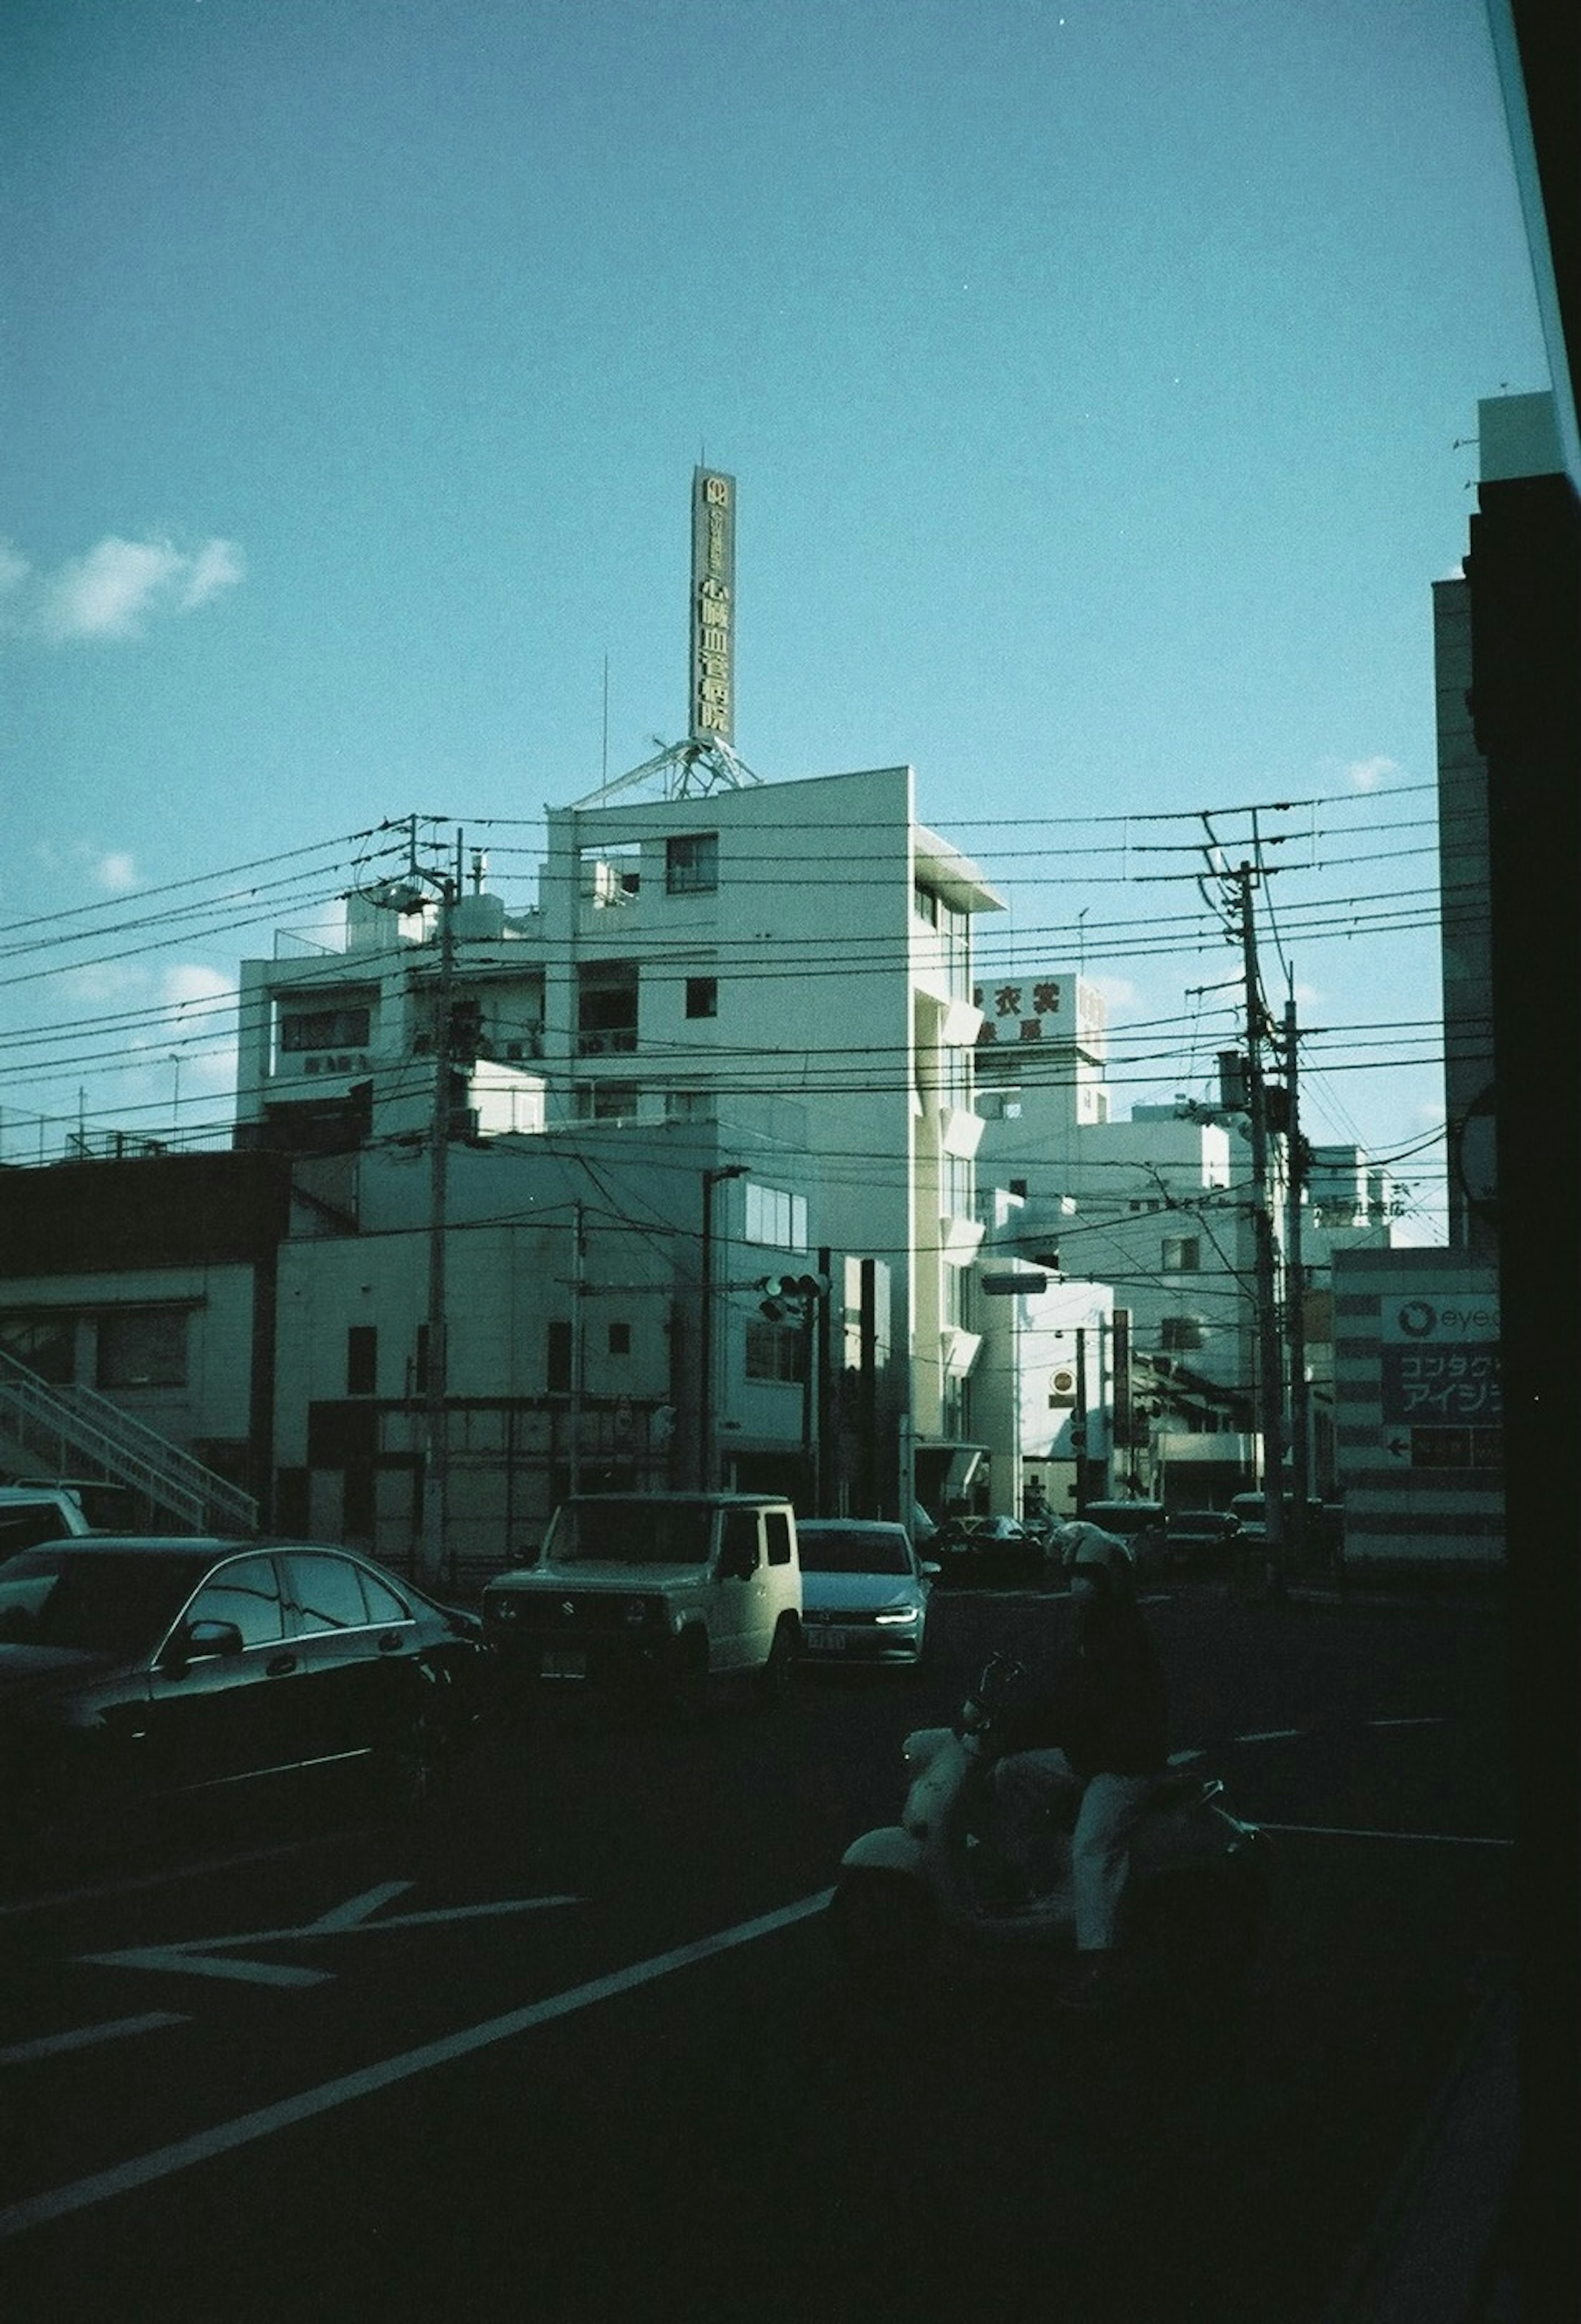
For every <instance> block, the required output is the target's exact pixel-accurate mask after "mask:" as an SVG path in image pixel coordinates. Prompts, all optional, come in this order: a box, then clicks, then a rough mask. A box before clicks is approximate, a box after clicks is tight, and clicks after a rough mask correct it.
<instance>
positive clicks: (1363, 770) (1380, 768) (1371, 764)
mask: <svg viewBox="0 0 1581 2324" xmlns="http://www.w3.org/2000/svg"><path fill="white" fill-rule="evenodd" d="M1399 772H1400V765H1399V761H1397V760H1395V759H1385V758H1383V757H1382V756H1380V757H1378V758H1375V759H1352V760H1351V761H1350V763H1349V765H1348V766H1347V768H1346V770H1345V779H1346V781H1347V783H1348V784H1349V785H1350V787H1351V788H1352V790H1353V791H1375V790H1377V789H1379V788H1381V786H1382V785H1383V784H1384V783H1386V782H1387V781H1388V780H1389V779H1390V778H1391V776H1393V775H1397V774H1398V773H1399Z"/></svg>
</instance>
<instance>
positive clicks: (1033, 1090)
mask: <svg viewBox="0 0 1581 2324" xmlns="http://www.w3.org/2000/svg"><path fill="white" fill-rule="evenodd" d="M978 998H979V1002H980V1003H981V1006H982V1009H983V1011H984V1025H983V1032H982V1036H981V1038H980V1040H979V1048H978V1055H977V1067H978V1085H979V1095H978V1104H979V1111H980V1112H982V1114H983V1115H984V1116H985V1118H986V1127H985V1131H984V1139H983V1146H982V1149H981V1152H980V1155H979V1176H980V1177H981V1179H982V1181H983V1183H984V1186H985V1189H987V1190H993V1191H992V1192H985V1195H984V1200H985V1203H986V1202H989V1201H993V1202H997V1200H998V1195H997V1190H1000V1189H1003V1190H1005V1191H1006V1192H1007V1193H1008V1194H1010V1195H1011V1196H1013V1197H1016V1198H1017V1199H1016V1203H1015V1205H1014V1207H1012V1208H1007V1207H1005V1206H1004V1205H1002V1204H1001V1205H1000V1206H999V1208H998V1209H997V1211H996V1212H995V1214H994V1224H993V1233H992V1240H993V1246H994V1248H995V1250H997V1251H998V1252H1000V1253H1003V1254H1005V1255H1007V1256H1013V1257H1014V1258H1016V1259H1019V1260H1022V1261H1025V1262H1030V1263H1032V1264H1033V1265H1034V1266H1036V1265H1038V1264H1039V1263H1040V1262H1044V1261H1048V1260H1050V1259H1053V1260H1055V1261H1056V1263H1057V1267H1058V1271H1059V1273H1060V1274H1061V1276H1062V1277H1064V1278H1067V1282H1066V1286H1065V1287H1066V1289H1067V1291H1069V1290H1071V1289H1072V1288H1073V1287H1074V1284H1073V1282H1072V1281H1071V1279H1078V1280H1085V1281H1089V1282H1090V1283H1093V1284H1101V1285H1103V1286H1108V1290H1109V1292H1110V1293H1111V1294H1112V1303H1113V1310H1114V1314H1115V1317H1116V1319H1117V1321H1116V1324H1115V1328H1114V1331H1113V1334H1112V1338H1111V1340H1110V1341H1109V1342H1108V1345H1109V1347H1110V1348H1111V1350H1112V1349H1114V1348H1118V1349H1120V1350H1122V1351H1126V1353H1125V1356H1124V1357H1123V1358H1122V1361H1123V1362H1124V1364H1125V1365H1126V1369H1127V1372H1128V1376H1127V1377H1125V1378H1121V1379H1116V1378H1115V1377H1114V1373H1113V1369H1112V1358H1111V1361H1110V1363H1109V1365H1108V1368H1107V1369H1106V1368H1103V1367H1100V1370H1099V1375H1098V1388H1102V1389H1103V1390H1104V1391H1105V1392H1106V1393H1107V1395H1108V1397H1109V1398H1110V1400H1111V1401H1112V1405H1113V1407H1114V1436H1113V1440H1112V1446H1111V1456H1112V1457H1111V1475H1110V1477H1109V1479H1108V1483H1109V1484H1111V1485H1112V1486H1114V1487H1117V1488H1125V1487H1129V1488H1132V1489H1151V1490H1154V1491H1159V1492H1162V1493H1165V1494H1167V1495H1169V1496H1170V1497H1171V1498H1174V1499H1180V1500H1181V1501H1183V1502H1195V1501H1206V1500H1209V1499H1219V1500H1223V1499H1227V1497H1228V1494H1229V1492H1230V1491H1231V1490H1233V1489H1235V1488H1236V1485H1237V1484H1238V1483H1245V1482H1247V1481H1249V1480H1251V1479H1252V1478H1253V1477H1254V1476H1255V1474H1256V1473H1257V1464H1258V1461H1259V1459H1260V1454H1259V1450H1258V1443H1257V1431H1258V1429H1259V1426H1260V1425H1261V1416H1260V1413H1259V1410H1258V1386H1257V1383H1258V1376H1259V1367H1258V1351H1257V1314H1256V1303H1255V1283H1256V1251H1255V1231H1254V1225H1253V1203H1254V1191H1255V1190H1254V1185H1253V1175H1252V1161H1251V1144H1250V1130H1249V1123H1248V1120H1247V1118H1246V1115H1245V1111H1243V1110H1242V1109H1241V1107H1240V1106H1238V1105H1237V1104H1236V1102H1235V1093H1234V1092H1233V1091H1223V1092H1221V1096H1222V1097H1223V1098H1225V1099H1226V1100H1227V1102H1223V1103H1220V1104H1219V1105H1217V1106H1209V1105H1204V1104H1202V1103H1200V1102H1194V1101H1190V1100H1188V1099H1185V1098H1181V1099H1179V1100H1177V1101H1176V1102H1174V1103H1173V1104H1172V1105H1140V1106H1136V1107H1135V1108H1134V1109H1133V1110H1132V1112H1131V1114H1130V1117H1129V1119H1128V1120H1123V1121H1122V1120H1115V1119H1113V1118H1112V1115H1111V1109H1110V1102H1109V1091H1108V1087H1107V1086H1106V1084H1105V1074H1106V1070H1107V1029H1106V1023H1105V1012H1104V1004H1103V998H1102V995H1101V993H1100V992H1098V990H1097V988H1096V987H1095V986H1094V985H1093V984H1092V983H1091V982H1089V980H1088V979H1087V978H1085V977H1083V976H1082V975H1080V973H1076V974H1071V973H1068V972H1053V971H1051V972H1049V973H1044V974H1040V975H1036V976H1033V977H1028V978H1025V979H1023V980H1021V981H1019V982H1004V983H1001V984H999V985H997V986H980V987H979V991H978ZM1270 1147H1271V1151H1270V1162H1271V1173H1270V1176H1271V1184H1270V1205H1271V1218H1272V1222H1273V1239H1274V1244H1275V1250H1276V1254H1277V1257H1278V1259H1279V1263H1280V1268H1281V1274H1282V1281H1281V1285H1280V1296H1281V1297H1282V1300H1284V1301H1286V1302H1288V1300H1289V1296H1290V1285H1289V1282H1288V1278H1286V1277H1284V1244H1285V1227H1286V1218H1287V1208H1286V1206H1287V1199H1288V1191H1287V1186H1286V1184H1285V1179H1284V1167H1285V1160H1286V1157H1285V1154H1284V1146H1283V1141H1282V1139H1277V1138H1276V1139H1273V1140H1271V1141H1270ZM1395 1207H1396V1205H1395V1200H1394V1190H1393V1185H1392V1183H1391V1181H1390V1180H1389V1178H1388V1176H1387V1175H1386V1174H1385V1173H1383V1172H1381V1171H1379V1170H1378V1169H1377V1168H1376V1167H1375V1166H1374V1165H1371V1164H1370V1163H1369V1162H1368V1160H1367V1158H1366V1157H1365V1155H1362V1154H1361V1153H1359V1152H1358V1151H1357V1150H1356V1148H1338V1147H1321V1148H1317V1149H1316V1150H1315V1152H1314V1153H1313V1156H1312V1162H1311V1168H1310V1179H1309V1185H1308V1188H1307V1193H1306V1198H1305V1202H1304V1204H1303V1212H1302V1218H1303V1236H1302V1248H1301V1267H1302V1274H1303V1278H1304V1281H1305V1283H1306V1285H1307V1286H1308V1296H1307V1298H1306V1300H1305V1303H1304V1308H1303V1313H1304V1314H1305V1316H1306V1320H1307V1324H1308V1331H1307V1350H1306V1358H1307V1360H1306V1367H1305V1369H1306V1377H1307V1380H1308V1386H1309V1389H1310V1394H1309V1396H1308V1397H1307V1398H1306V1400H1305V1401H1306V1406H1307V1409H1306V1415H1305V1419H1306V1425H1307V1427H1308V1429H1309V1431H1310V1440H1309V1446H1310V1455H1311V1457H1310V1461H1309V1471H1310V1474H1312V1475H1314V1476H1317V1475H1319V1474H1320V1473H1324V1472H1325V1471H1331V1465H1332V1464H1331V1457H1330V1456H1331V1449H1332V1418H1331V1414H1332V1341H1331V1332H1330V1328H1329V1317H1330V1314H1331V1301H1330V1300H1329V1299H1328V1296H1327V1286H1328V1271H1329V1268H1330V1265H1331V1261H1332V1257H1333V1254H1334V1252H1335V1250H1339V1249H1354V1248H1356V1247H1358V1246H1365V1245H1373V1246H1378V1245H1383V1246H1387V1245H1388V1243H1389V1242H1390V1241H1391V1240H1392V1236H1393V1223H1392V1222H1393V1217H1394V1214H1395ZM1314 1291H1315V1292H1316V1294H1317V1296H1315V1297H1314V1296H1312V1294H1313V1292H1314ZM1089 1304H1090V1303H1089ZM1016 1312H1017V1314H1019V1315H1020V1317H1021V1318H1022V1324H1021V1328H1023V1329H1025V1320H1026V1319H1027V1318H1028V1317H1029V1316H1030V1314H1032V1313H1033V1311H1032V1310H1031V1309H1030V1308H1029V1307H1028V1306H1027V1303H1025V1301H1022V1302H1019V1303H1017V1309H1016ZM985 1313H988V1311H985ZM989 1326H990V1330H992V1329H993V1328H994V1316H993V1314H989ZM1005 1328H1008V1327H1005ZM985 1361H986V1362H987V1363H988V1364H989V1365H990V1366H991V1367H992V1368H993V1369H996V1370H999V1369H1003V1368H1004V1358H1003V1357H1002V1356H1001V1355H999V1354H998V1353H997V1351H996V1350H995V1349H994V1348H992V1347H990V1349H989V1351H988V1354H987V1356H986V1358H985ZM1097 1392H1098V1390H1097V1388H1095V1393H1097ZM1292 1401H1293V1399H1292ZM1086 1437H1087V1446H1086V1451H1087V1457H1088V1458H1089V1462H1096V1460H1097V1457H1098V1455H1099V1453H1100V1452H1101V1451H1102V1445H1101V1442H1100V1440H1099V1439H1098V1436H1097V1434H1096V1433H1095V1431H1094V1429H1093V1428H1092V1427H1090V1426H1089V1428H1088V1430H1087V1431H1086ZM1046 1457H1047V1458H1048V1459H1049V1460H1050V1461H1052V1463H1053V1464H1054V1466H1053V1470H1052V1472H1051V1473H1052V1474H1053V1475H1054V1476H1056V1477H1058V1474H1059V1463H1060V1462H1061V1461H1062V1460H1064V1461H1066V1462H1069V1461H1070V1460H1071V1452H1070V1451H1069V1450H1067V1449H1066V1448H1065V1447H1062V1445H1061V1444H1060V1443H1058V1442H1056V1443H1055V1444H1054V1445H1053V1447H1052V1449H1051V1451H1050V1452H1049V1453H1048V1455H1047V1456H1046ZM1069 1474H1070V1472H1069V1471H1067V1474H1066V1478H1065V1480H1064V1481H1063V1483H1060V1482H1056V1483H1054V1484H1053V1486H1052V1489H1049V1493H1048V1498H1049V1499H1051V1500H1052V1501H1053V1502H1055V1504H1056V1505H1058V1504H1059V1503H1060V1501H1061V1499H1062V1496H1065V1497H1068V1495H1069V1493H1070V1491H1071V1484H1070V1482H1069ZM1090 1481H1091V1483H1092V1485H1093V1487H1094V1489H1098V1490H1102V1489H1105V1480H1104V1479H1103V1478H1102V1477H1100V1476H1098V1475H1094V1476H1093V1477H1092V1478H1091V1480H1090Z"/></svg>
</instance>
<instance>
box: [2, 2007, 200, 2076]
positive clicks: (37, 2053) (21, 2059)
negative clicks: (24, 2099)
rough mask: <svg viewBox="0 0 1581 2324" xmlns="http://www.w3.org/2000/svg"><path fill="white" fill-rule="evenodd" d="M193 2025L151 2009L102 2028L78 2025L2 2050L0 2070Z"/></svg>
mask: <svg viewBox="0 0 1581 2324" xmlns="http://www.w3.org/2000/svg"><path fill="white" fill-rule="evenodd" d="M190 2023H191V2020H190V2018H188V2017H184V2016H182V2015H181V2014H180V2013H179V2011H178V2010H174V2009H151V2010H148V2011H147V2012H146V2013H145V2014H144V2015H142V2017H112V2018H109V2019H107V2020H106V2023H105V2024H102V2025H77V2026H74V2027H73V2028H72V2030H71V2032H70V2033H44V2034H41V2035H40V2037H39V2039H38V2040H37V2041H36V2042H18V2043H15V2044H14V2047H13V2048H11V2049H9V2050H0V2066H26V2065H31V2064H32V2061H33V2060H34V2059H35V2058H59V2057H60V2056H61V2055H62V2054H63V2052H66V2051H68V2050H91V2049H92V2048H93V2047H94V2046H95V2044H96V2043H99V2042H119V2041H121V2040H122V2039H123V2037H124V2035H126V2034H128V2033H158V2032H159V2031H160V2029H161V2026H165V2025H188V2024H190Z"/></svg>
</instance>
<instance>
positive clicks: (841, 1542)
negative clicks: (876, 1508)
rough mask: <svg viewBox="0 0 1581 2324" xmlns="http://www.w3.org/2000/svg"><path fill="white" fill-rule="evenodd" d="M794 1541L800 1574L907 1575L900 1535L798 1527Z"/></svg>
mask: <svg viewBox="0 0 1581 2324" xmlns="http://www.w3.org/2000/svg"><path fill="white" fill-rule="evenodd" d="M796 1539H797V1541H798V1543H799V1544H800V1546H801V1553H802V1572H804V1573H909V1572H911V1558H910V1556H909V1554H907V1550H906V1544H905V1535H904V1534H900V1533H864V1532H861V1531H859V1529H858V1528H857V1527H855V1526H852V1527H851V1528H850V1530H845V1529H843V1528H842V1529H841V1530H839V1531H831V1532H825V1531H824V1530H823V1528H822V1527H820V1528H819V1530H818V1531H816V1532H813V1530H812V1528H811V1527H810V1526H801V1527H799V1528H798V1530H797V1535H796Z"/></svg>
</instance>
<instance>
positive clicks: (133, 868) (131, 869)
mask: <svg viewBox="0 0 1581 2324" xmlns="http://www.w3.org/2000/svg"><path fill="white" fill-rule="evenodd" d="M93 875H94V878H95V879H96V880H97V882H98V884H99V886H100V887H101V888H102V889H103V890H104V891H105V893H106V895H107V896H124V895H128V894H130V892H131V890H133V888H135V887H136V886H137V884H138V881H137V865H136V862H135V861H134V860H133V857H132V856H130V855H127V854H124V853H122V854H110V855H101V856H100V857H99V858H98V859H97V862H96V863H95V864H94V867H93Z"/></svg>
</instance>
